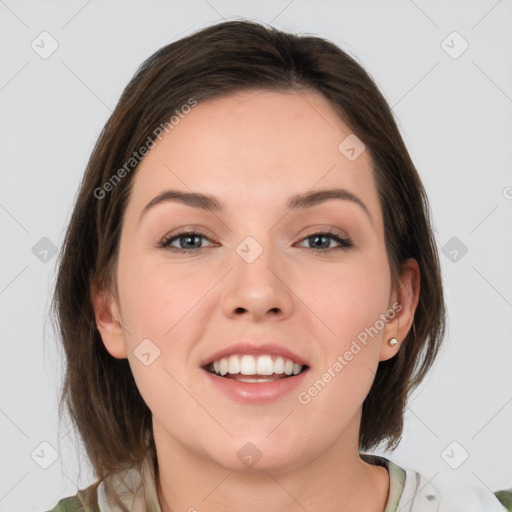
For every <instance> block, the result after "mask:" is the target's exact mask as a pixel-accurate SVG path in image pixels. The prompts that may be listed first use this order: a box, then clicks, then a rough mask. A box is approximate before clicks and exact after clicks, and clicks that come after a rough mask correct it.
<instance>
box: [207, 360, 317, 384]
mask: <svg viewBox="0 0 512 512" xmlns="http://www.w3.org/2000/svg"><path fill="white" fill-rule="evenodd" d="M204 368H205V370H207V371H208V372H210V373H212V374H214V375H217V376H219V377H225V378H228V379H235V380H237V381H239V382H255V383H256V382H272V381H275V380H279V379H286V378H288V377H291V376H292V375H298V374H299V373H302V372H303V371H305V370H306V369H307V368H308V367H307V366H306V365H302V364H299V363H296V362H294V361H292V360H291V359H288V358H286V357H282V356H275V355H270V354H263V355H259V356H254V355H251V354H232V355H230V356H229V357H222V358H221V359H218V360H216V361H213V362H212V363H210V364H208V365H206V366H205V367H204Z"/></svg>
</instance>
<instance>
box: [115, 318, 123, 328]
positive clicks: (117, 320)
mask: <svg viewBox="0 0 512 512" xmlns="http://www.w3.org/2000/svg"><path fill="white" fill-rule="evenodd" d="M114 318H115V320H116V322H117V323H118V324H119V325H120V326H121V327H122V324H121V322H120V321H119V319H118V318H117V316H115V317H114Z"/></svg>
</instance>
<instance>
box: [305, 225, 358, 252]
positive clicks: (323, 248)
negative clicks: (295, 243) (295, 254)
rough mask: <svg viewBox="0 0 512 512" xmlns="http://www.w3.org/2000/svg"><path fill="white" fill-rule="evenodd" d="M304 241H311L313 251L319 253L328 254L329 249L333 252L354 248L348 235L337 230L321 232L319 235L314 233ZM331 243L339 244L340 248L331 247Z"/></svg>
mask: <svg viewBox="0 0 512 512" xmlns="http://www.w3.org/2000/svg"><path fill="white" fill-rule="evenodd" d="M303 241H309V242H310V243H312V245H313V246H312V247H307V248H308V249H313V250H314V251H317V252H327V250H329V249H333V250H346V249H349V248H350V247H352V246H353V244H352V241H351V240H350V238H348V237H347V236H346V235H344V234H343V233H341V232H340V231H337V230H328V231H321V232H318V233H312V234H311V235H308V236H307V237H306V238H304V239H303ZM331 241H335V242H337V243H338V244H339V246H338V247H329V245H330V243H331Z"/></svg>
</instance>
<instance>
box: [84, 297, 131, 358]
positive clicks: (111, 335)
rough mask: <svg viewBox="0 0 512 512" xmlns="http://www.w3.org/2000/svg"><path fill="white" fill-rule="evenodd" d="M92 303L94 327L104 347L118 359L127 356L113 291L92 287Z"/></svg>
mask: <svg viewBox="0 0 512 512" xmlns="http://www.w3.org/2000/svg"><path fill="white" fill-rule="evenodd" d="M92 304H93V309H94V316H95V319H96V327H97V328H98V331H99V333H100V335H101V339H102V341H103V344H104V345H105V348H106V349H107V350H108V352H109V353H110V354H111V355H112V356H114V357H117V358H118V359H123V358H125V357H127V350H126V341H125V339H124V332H123V328H122V326H121V323H120V322H121V315H120V313H119V305H118V303H117V301H116V299H115V298H114V295H113V293H112V292H110V291H107V290H106V289H105V288H104V287H94V288H93V290H92ZM116 318H117V319H118V320H119V321H118V320H116Z"/></svg>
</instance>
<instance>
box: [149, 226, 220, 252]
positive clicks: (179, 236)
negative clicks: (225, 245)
mask: <svg viewBox="0 0 512 512" xmlns="http://www.w3.org/2000/svg"><path fill="white" fill-rule="evenodd" d="M202 238H204V239H206V240H210V239H209V238H208V237H207V236H206V235H204V234H203V233H199V232H196V231H180V232H179V233H175V234H171V235H168V236H166V237H165V238H164V239H163V240H162V241H161V242H159V243H158V246H159V247H161V248H163V249H168V250H169V251H172V252H179V253H193V252H198V251H199V250H201V249H204V247H201V239H202ZM174 242H178V244H179V246H180V247H175V246H173V245H171V244H173V243H174Z"/></svg>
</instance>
